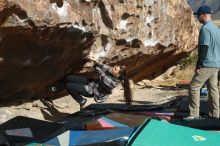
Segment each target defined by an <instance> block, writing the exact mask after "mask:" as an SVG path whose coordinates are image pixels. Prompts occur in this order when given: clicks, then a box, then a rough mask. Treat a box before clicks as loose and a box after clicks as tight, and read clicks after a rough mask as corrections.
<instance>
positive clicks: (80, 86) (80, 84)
mask: <svg viewBox="0 0 220 146" xmlns="http://www.w3.org/2000/svg"><path fill="white" fill-rule="evenodd" d="M88 83H89V82H88V81H87V79H86V78H84V77H80V76H73V75H69V76H67V77H66V80H65V84H66V90H67V91H68V93H69V94H70V95H71V96H72V97H73V98H74V99H75V100H76V101H77V102H78V103H81V102H82V101H83V97H82V96H86V97H93V95H91V94H89V93H88V92H87V91H86V89H85V85H87V84H88Z"/></svg>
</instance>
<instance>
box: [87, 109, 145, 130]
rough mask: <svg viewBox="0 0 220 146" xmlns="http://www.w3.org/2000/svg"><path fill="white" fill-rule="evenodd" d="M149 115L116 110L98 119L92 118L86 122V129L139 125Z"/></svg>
mask: <svg viewBox="0 0 220 146" xmlns="http://www.w3.org/2000/svg"><path fill="white" fill-rule="evenodd" d="M147 117H148V116H147V115H146V114H143V113H140V112H136V113H132V112H130V113H126V112H114V113H108V114H105V115H104V116H101V117H99V118H97V119H92V120H90V121H88V122H86V123H85V127H86V130H103V129H114V128H121V127H137V126H140V125H141V124H142V123H143V122H144V121H145V119H146V118H147Z"/></svg>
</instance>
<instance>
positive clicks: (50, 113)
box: [0, 66, 193, 124]
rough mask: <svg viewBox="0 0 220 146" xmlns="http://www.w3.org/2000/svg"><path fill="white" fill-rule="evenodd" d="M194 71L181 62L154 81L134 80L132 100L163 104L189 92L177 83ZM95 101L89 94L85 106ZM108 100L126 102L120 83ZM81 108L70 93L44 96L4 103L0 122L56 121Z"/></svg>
mask: <svg viewBox="0 0 220 146" xmlns="http://www.w3.org/2000/svg"><path fill="white" fill-rule="evenodd" d="M176 70H178V71H176ZM192 71H193V68H192V67H189V68H187V69H185V70H179V69H178V66H175V67H172V68H170V69H168V70H167V71H166V72H165V73H164V74H162V75H161V76H159V77H158V78H156V79H154V80H152V81H150V80H142V81H140V82H138V83H135V84H132V90H133V104H135V105H136V104H138V105H146V104H149V103H150V104H162V103H165V102H168V101H170V100H173V99H174V98H176V97H178V96H182V95H187V90H186V89H180V88H177V87H175V85H176V83H177V82H179V81H184V80H185V81H189V80H190V78H191V75H192ZM93 103H94V100H93V99H92V98H90V99H88V102H87V103H86V106H88V105H90V104H93ZM106 103H111V104H113V105H114V103H117V104H118V103H124V100H123V90H122V87H121V86H118V87H117V88H115V89H114V91H113V93H112V95H111V96H109V98H108V100H107V101H106ZM79 110H80V109H79V105H78V104H77V103H76V102H75V101H74V100H73V99H72V97H71V96H64V97H61V98H57V99H54V100H51V101H50V100H47V98H45V100H35V101H20V103H13V104H10V105H2V106H1V107H0V124H1V123H3V122H5V121H7V120H9V119H11V118H13V117H15V116H27V117H32V118H37V119H43V120H48V121H56V120H58V119H60V118H62V117H65V116H67V115H69V114H71V113H74V112H77V111H79Z"/></svg>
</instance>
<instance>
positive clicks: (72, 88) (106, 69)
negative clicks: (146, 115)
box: [49, 57, 132, 108]
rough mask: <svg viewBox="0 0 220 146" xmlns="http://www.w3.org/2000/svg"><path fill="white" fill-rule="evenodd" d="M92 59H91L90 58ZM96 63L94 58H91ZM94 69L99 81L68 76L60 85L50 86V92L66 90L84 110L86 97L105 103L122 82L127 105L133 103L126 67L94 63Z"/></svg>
mask: <svg viewBox="0 0 220 146" xmlns="http://www.w3.org/2000/svg"><path fill="white" fill-rule="evenodd" d="M90 58H91V57H90ZM91 60H92V61H94V59H93V58H91ZM94 69H95V70H96V72H97V75H98V79H96V80H91V79H87V78H85V77H81V76H74V75H68V76H67V77H66V78H65V79H64V80H62V81H61V83H60V84H59V85H61V86H50V87H49V90H50V91H52V92H54V93H57V92H60V91H61V90H63V89H66V90H67V91H68V93H69V94H70V95H71V96H72V97H73V98H74V99H75V100H76V101H77V102H78V103H79V104H80V108H83V107H84V106H85V104H86V102H87V99H86V98H83V97H82V96H84V97H94V100H95V101H96V102H98V103H101V102H105V101H106V98H107V97H108V95H110V94H111V93H112V89H114V88H115V87H116V86H117V85H118V84H119V83H120V82H121V83H122V86H123V88H124V98H125V102H126V104H128V105H130V104H131V101H132V93H131V88H130V84H129V78H128V76H127V71H126V69H125V67H124V66H117V65H116V66H114V67H110V66H108V65H105V64H100V63H97V62H96V61H94Z"/></svg>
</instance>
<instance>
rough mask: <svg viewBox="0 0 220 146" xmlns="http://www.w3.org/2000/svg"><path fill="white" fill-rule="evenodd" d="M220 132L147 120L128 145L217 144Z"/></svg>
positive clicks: (212, 145)
mask: <svg viewBox="0 0 220 146" xmlns="http://www.w3.org/2000/svg"><path fill="white" fill-rule="evenodd" d="M217 145H220V133H218V132H211V131H203V130H198V129H193V128H189V127H184V126H179V125H174V124H170V123H166V122H162V121H157V120H150V119H148V120H146V121H145V122H144V123H143V124H142V125H141V126H140V127H139V128H138V129H137V130H136V131H135V132H134V133H133V134H132V136H131V137H130V139H129V141H128V143H127V146H217Z"/></svg>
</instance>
